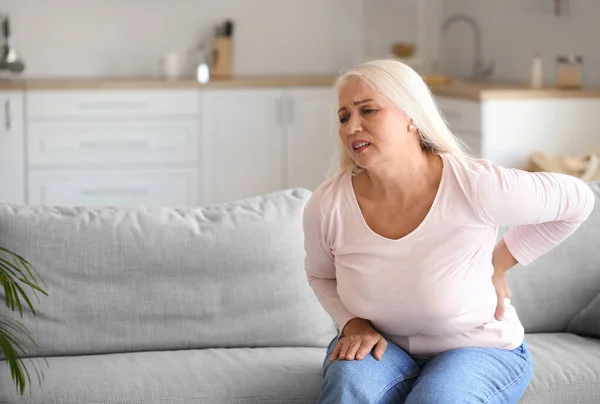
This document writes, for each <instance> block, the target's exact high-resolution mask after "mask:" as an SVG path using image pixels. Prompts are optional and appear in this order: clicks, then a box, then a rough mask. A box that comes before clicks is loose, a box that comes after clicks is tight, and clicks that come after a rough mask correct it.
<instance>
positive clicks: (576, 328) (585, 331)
mask: <svg viewBox="0 0 600 404" xmlns="http://www.w3.org/2000/svg"><path fill="white" fill-rule="evenodd" d="M567 331H568V332H572V333H574V334H578V335H583V336H586V337H594V338H600V294H598V296H596V298H595V299H594V300H592V302H591V303H590V304H589V305H588V306H587V307H586V308H585V309H583V310H582V311H581V313H579V314H578V315H577V316H575V318H574V319H573V321H571V324H569V328H568V329H567Z"/></svg>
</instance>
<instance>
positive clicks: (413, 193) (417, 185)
mask: <svg viewBox="0 0 600 404" xmlns="http://www.w3.org/2000/svg"><path fill="white" fill-rule="evenodd" d="M442 168H443V162H442V158H441V157H440V156H439V155H437V154H433V153H425V152H424V153H419V154H417V155H415V156H414V157H413V158H411V159H410V161H406V160H402V161H397V162H396V163H395V164H387V165H386V166H385V167H382V168H380V169H378V168H375V169H372V170H368V171H366V172H364V173H363V175H364V177H363V181H364V183H363V188H362V189H363V192H366V193H367V195H368V197H369V199H374V200H394V201H397V202H409V201H412V200H413V198H415V197H419V196H420V195H422V194H423V193H424V192H429V191H430V190H431V189H432V188H435V189H436V190H437V188H438V186H439V183H440V180H441V174H442Z"/></svg>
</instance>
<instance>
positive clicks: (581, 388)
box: [519, 333, 600, 404]
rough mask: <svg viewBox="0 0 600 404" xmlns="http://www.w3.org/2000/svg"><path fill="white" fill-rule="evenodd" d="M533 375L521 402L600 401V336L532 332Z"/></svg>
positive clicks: (529, 340) (585, 403) (577, 403)
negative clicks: (584, 336)
mask: <svg viewBox="0 0 600 404" xmlns="http://www.w3.org/2000/svg"><path fill="white" fill-rule="evenodd" d="M525 340H526V341H527V345H528V346H529V349H530V351H531V357H532V359H533V366H534V371H533V378H532V380H531V383H530V384H529V387H528V388H527V390H526V391H525V394H524V395H523V397H522V399H521V401H519V404H533V403H535V404H538V403H539V404H542V403H543V404H565V403H569V404H597V403H600V340H597V339H591V338H583V337H580V336H577V335H573V334H567V333H556V334H528V335H526V336H525Z"/></svg>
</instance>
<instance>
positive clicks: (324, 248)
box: [303, 199, 356, 331]
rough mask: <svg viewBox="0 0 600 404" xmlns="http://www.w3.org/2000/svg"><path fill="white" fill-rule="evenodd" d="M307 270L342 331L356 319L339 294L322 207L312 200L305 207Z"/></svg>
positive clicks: (317, 291) (321, 299) (309, 279)
mask: <svg viewBox="0 0 600 404" xmlns="http://www.w3.org/2000/svg"><path fill="white" fill-rule="evenodd" d="M303 222H304V223H303V227H304V248H305V251H306V258H305V268H306V274H307V277H308V282H309V284H310V286H311V288H312V289H313V291H314V293H315V295H316V296H317V298H318V300H319V302H320V303H321V305H322V306H323V308H324V309H325V311H327V313H329V315H330V316H331V318H332V319H333V321H334V322H335V323H336V326H337V328H338V331H341V330H342V329H343V328H344V325H346V323H347V322H348V321H350V320H351V319H352V318H354V317H356V316H355V315H353V314H352V313H350V312H349V311H348V310H347V309H346V307H345V306H344V304H343V303H342V301H341V299H340V297H339V295H338V292H337V281H336V277H335V264H334V256H333V253H332V251H331V248H330V247H329V245H328V243H327V241H326V231H325V226H324V220H323V216H322V214H321V205H320V203H319V201H318V200H315V199H311V200H309V201H308V203H307V204H306V206H305V208H304V218H303Z"/></svg>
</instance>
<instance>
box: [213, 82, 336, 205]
mask: <svg viewBox="0 0 600 404" xmlns="http://www.w3.org/2000/svg"><path fill="white" fill-rule="evenodd" d="M333 95H334V93H333V90H332V89H330V88H325V89H324V88H286V89H244V90H215V91H207V92H203V94H202V99H201V104H202V108H201V110H202V112H201V121H202V128H203V129H202V134H203V142H204V151H205V153H204V154H203V160H204V162H205V165H204V167H205V182H204V185H205V196H206V199H205V200H204V202H205V203H219V202H225V201H231V200H235V199H239V198H246V197H251V196H255V195H261V194H264V193H269V192H274V191H277V190H280V189H284V188H291V187H304V188H308V189H311V190H312V189H314V188H315V187H316V186H317V185H318V184H319V183H320V182H322V181H323V180H324V179H325V176H326V174H327V170H328V168H329V164H330V160H331V157H332V156H333V154H334V148H333V145H334V142H333V133H332V130H331V129H332V128H331V123H332V121H331V119H332V118H333V117H335V114H334V113H333V108H334V104H333V101H334V98H333Z"/></svg>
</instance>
